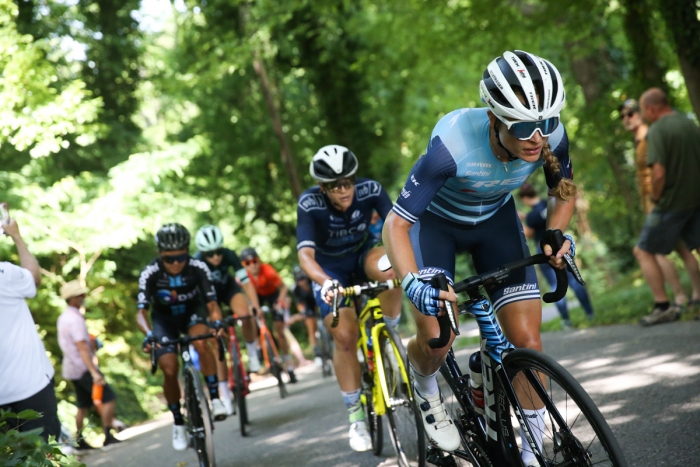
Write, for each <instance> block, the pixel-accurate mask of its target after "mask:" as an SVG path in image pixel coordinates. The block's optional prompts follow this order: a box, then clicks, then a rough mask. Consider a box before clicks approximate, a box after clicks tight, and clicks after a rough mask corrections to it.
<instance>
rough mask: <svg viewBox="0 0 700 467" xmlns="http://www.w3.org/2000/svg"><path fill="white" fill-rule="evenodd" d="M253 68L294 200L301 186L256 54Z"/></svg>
mask: <svg viewBox="0 0 700 467" xmlns="http://www.w3.org/2000/svg"><path fill="white" fill-rule="evenodd" d="M253 68H255V73H257V75H258V78H260V85H261V86H262V92H263V95H264V96H265V103H266V104H267V109H268V110H269V111H270V117H271V118H272V126H273V128H274V130H275V135H276V136H277V141H278V142H279V145H280V155H281V157H282V163H283V164H284V167H285V168H286V170H287V174H288V175H289V184H290V185H291V188H292V193H294V196H295V197H296V198H299V196H301V184H300V183H299V176H298V175H297V170H296V168H295V167H294V161H293V160H292V151H291V149H290V148H289V142H288V141H287V137H286V135H285V134H284V131H282V119H281V118H280V114H279V111H278V109H277V104H275V99H274V97H273V95H272V89H271V87H270V82H269V80H268V79H267V73H266V71H265V65H263V63H262V60H260V57H259V56H258V55H257V54H256V57H255V60H254V61H253Z"/></svg>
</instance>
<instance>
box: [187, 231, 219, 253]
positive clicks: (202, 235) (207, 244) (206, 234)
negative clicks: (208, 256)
mask: <svg viewBox="0 0 700 467" xmlns="http://www.w3.org/2000/svg"><path fill="white" fill-rule="evenodd" d="M194 244H195V245H197V249H198V250H199V251H213V250H216V249H218V248H221V247H222V246H223V244H224V236H223V234H222V233H221V230H219V228H218V227H217V226H215V225H205V226H204V227H202V228H201V229H199V230H198V231H197V234H196V235H195V236H194Z"/></svg>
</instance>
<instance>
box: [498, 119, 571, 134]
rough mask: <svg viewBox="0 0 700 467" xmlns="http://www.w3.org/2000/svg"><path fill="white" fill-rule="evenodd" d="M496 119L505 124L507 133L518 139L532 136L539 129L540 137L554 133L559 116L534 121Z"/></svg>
mask: <svg viewBox="0 0 700 467" xmlns="http://www.w3.org/2000/svg"><path fill="white" fill-rule="evenodd" d="M497 117H498V116H497ZM498 119H499V120H500V121H502V122H503V123H504V124H505V125H506V128H508V133H510V134H511V135H512V136H515V137H516V138H518V139H520V140H527V139H530V138H532V136H533V135H534V134H535V132H536V131H539V132H540V134H541V135H542V137H543V138H546V137H547V136H549V135H551V134H552V133H554V130H556V129H557V127H558V126H559V117H550V118H547V119H544V120H538V121H536V122H511V121H508V120H506V119H505V118H501V117H498Z"/></svg>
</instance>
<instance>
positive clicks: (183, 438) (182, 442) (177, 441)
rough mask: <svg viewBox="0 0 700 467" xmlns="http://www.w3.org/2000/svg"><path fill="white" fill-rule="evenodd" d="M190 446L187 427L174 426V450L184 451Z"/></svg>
mask: <svg viewBox="0 0 700 467" xmlns="http://www.w3.org/2000/svg"><path fill="white" fill-rule="evenodd" d="M189 445H190V443H189V442H188V440H187V428H185V425H173V449H175V450H176V451H184V450H185V449H187V447H188V446H189Z"/></svg>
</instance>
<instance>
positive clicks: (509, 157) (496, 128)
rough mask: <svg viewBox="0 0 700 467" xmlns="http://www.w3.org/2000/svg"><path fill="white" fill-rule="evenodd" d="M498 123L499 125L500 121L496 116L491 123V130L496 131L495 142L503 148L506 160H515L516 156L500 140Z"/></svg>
mask: <svg viewBox="0 0 700 467" xmlns="http://www.w3.org/2000/svg"><path fill="white" fill-rule="evenodd" d="M500 125H501V121H500V120H499V119H498V118H496V121H495V122H494V124H493V131H494V132H495V133H496V142H497V143H498V145H499V146H500V147H502V148H503V150H504V151H505V152H506V154H508V162H513V161H514V160H517V159H518V157H516V156H514V155H513V153H512V152H510V151H509V150H508V148H507V147H505V146H504V145H503V143H502V142H501V135H500V134H499V133H498V128H499V126H500Z"/></svg>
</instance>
